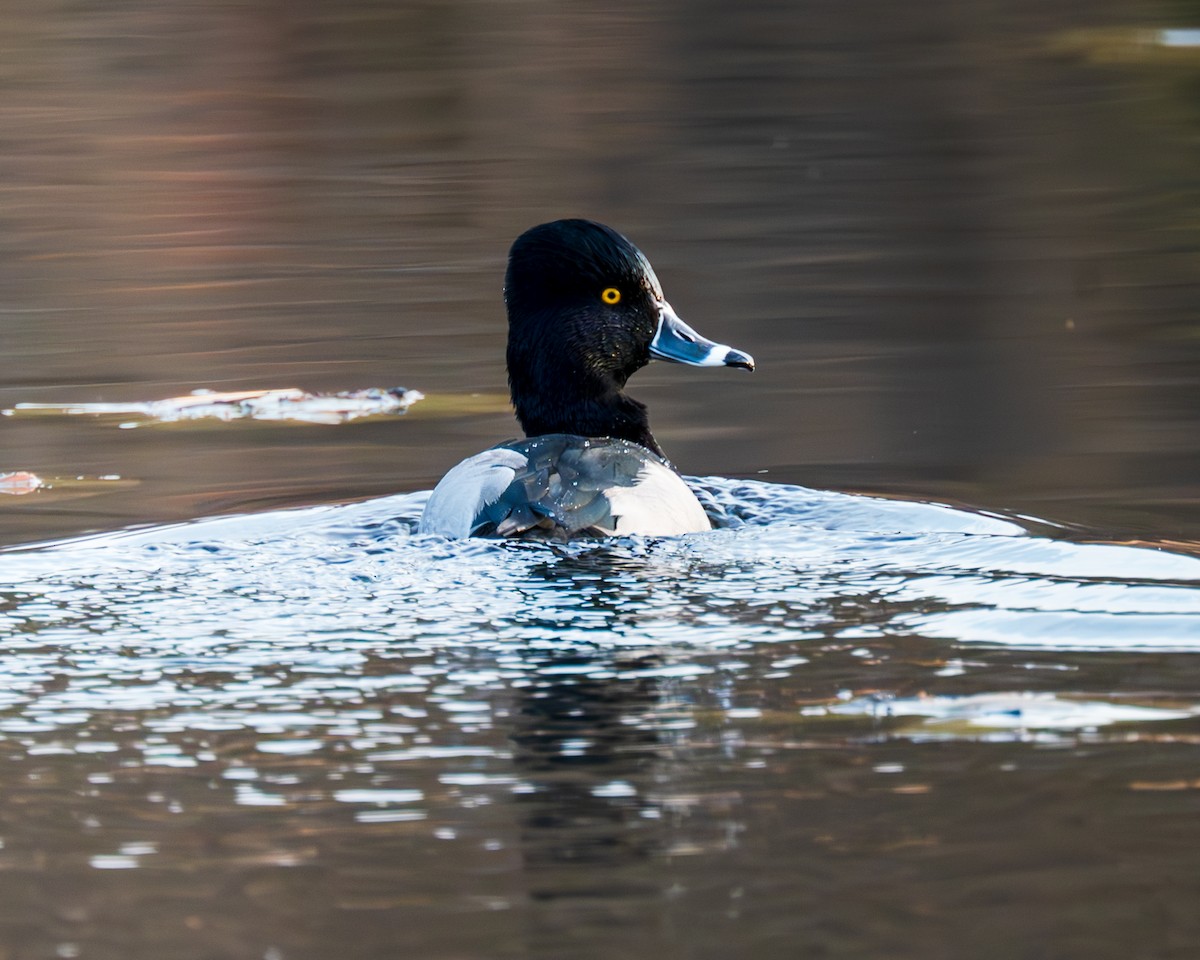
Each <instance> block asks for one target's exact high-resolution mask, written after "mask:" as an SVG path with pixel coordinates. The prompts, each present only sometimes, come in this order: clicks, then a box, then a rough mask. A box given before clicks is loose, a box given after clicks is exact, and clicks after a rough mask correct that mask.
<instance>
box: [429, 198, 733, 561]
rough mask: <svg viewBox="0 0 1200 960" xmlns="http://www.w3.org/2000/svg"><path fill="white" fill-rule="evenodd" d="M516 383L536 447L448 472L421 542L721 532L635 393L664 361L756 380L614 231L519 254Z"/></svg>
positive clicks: (556, 236) (513, 337)
mask: <svg viewBox="0 0 1200 960" xmlns="http://www.w3.org/2000/svg"><path fill="white" fill-rule="evenodd" d="M504 302H505V305H506V306H507V308H508V382H509V387H510V389H511V392H512V402H513V407H514V408H515V410H516V414H517V419H518V420H519V421H520V422H521V427H522V428H523V429H524V430H525V435H526V437H527V438H528V439H525V440H510V441H507V442H505V443H502V444H500V445H499V446H497V447H494V448H492V449H491V450H486V451H484V452H483V453H480V454H478V455H476V456H474V457H471V458H470V459H468V460H464V461H463V462H462V463H460V464H459V465H458V466H456V467H454V468H453V469H452V470H450V472H449V473H447V474H446V476H444V477H443V478H442V480H441V482H440V483H439V484H438V485H437V487H436V489H434V491H433V493H432V494H431V495H430V497H429V501H428V503H427V504H426V506H425V512H424V513H423V514H422V515H421V523H420V528H419V529H420V531H421V532H422V533H436V534H441V535H443V536H447V537H468V536H499V537H520V536H524V537H537V538H542V539H555V540H565V539H569V538H571V537H579V536H614V535H615V536H620V535H623V534H629V533H641V534H647V535H656V536H669V535H674V534H679V533H692V532H695V531H698V530H709V529H711V526H712V525H711V524H710V523H709V520H708V517H707V516H706V515H705V513H704V510H703V509H702V508H701V506H700V502H699V501H698V500H697V499H696V495H695V494H694V493H692V491H691V490H690V489H688V486H687V484H685V483H684V482H683V480H681V479H680V477H679V474H678V473H676V472H675V469H674V468H673V467H672V466H671V464H670V462H669V461H668V460H667V459H666V457H665V456H664V455H663V452H662V449H661V448H660V447H659V445H658V442H657V441H656V440H655V439H654V436H653V435H652V434H651V433H650V424H649V420H648V418H647V416H646V407H645V405H644V404H641V403H638V401H636V400H634V399H633V398H631V397H628V396H626V395H625V393H624V392H623V388H624V386H625V381H627V380H628V379H629V377H630V376H631V375H632V374H633V373H635V372H636V371H638V370H640V369H641V368H642V367H644V366H645V365H646V364H647V363H649V362H650V361H651V360H652V359H655V360H670V361H674V362H675V363H687V364H692V365H694V366H700V367H742V368H744V369H746V370H753V369H754V360H753V358H752V357H750V356H749V354H745V353H742V352H740V351H738V350H734V349H732V348H731V347H727V346H725V345H724V344H720V343H713V342H712V341H711V340H706V339H704V338H703V337H701V336H700V335H699V334H698V333H696V332H695V331H694V330H692V328H691V327H689V326H688V325H687V324H686V323H684V322H683V321H682V320H680V319H679V317H678V316H677V315H676V314H675V311H674V310H672V309H671V305H670V304H669V303H667V301H666V300H665V299H663V293H662V287H661V286H660V285H659V282H658V278H657V277H656V276H655V275H654V270H653V269H652V268H651V266H650V262H649V261H648V260H647V259H646V258H645V256H643V254H642V252H641V251H640V250H638V248H637V247H635V246H634V245H633V244H632V243H630V242H629V241H628V240H627V239H625V237H623V236H621V234H619V233H617V231H615V230H613V229H612V228H611V227H606V226H604V225H603V224H599V223H593V222H592V221H590V220H556V221H554V222H553V223H544V224H542V225H541V226H537V227H533V228H532V229H530V230H527V231H526V232H525V233H523V234H521V236H519V237H518V238H517V239H516V241H515V242H514V243H513V245H512V249H511V250H510V251H509V255H508V272H507V273H506V275H505V278H504Z"/></svg>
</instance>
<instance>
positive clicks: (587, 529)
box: [420, 434, 712, 540]
mask: <svg viewBox="0 0 1200 960" xmlns="http://www.w3.org/2000/svg"><path fill="white" fill-rule="evenodd" d="M711 527H712V525H711V523H710V522H709V520H708V517H707V516H706V515H705V513H704V510H703V508H701V506H700V503H699V501H698V500H697V499H696V496H695V494H693V493H692V491H691V490H689V489H688V486H687V484H685V483H684V482H683V480H681V479H680V477H679V475H678V474H677V473H675V471H674V470H672V469H671V467H670V466H668V465H667V464H666V463H665V462H664V461H663V460H662V459H661V458H659V457H658V456H656V455H655V454H653V453H651V452H650V451H649V450H647V449H645V448H644V447H641V446H639V445H638V444H636V443H630V442H629V441H627V440H618V439H611V438H599V439H595V438H584V437H579V436H573V435H569V434H549V435H546V436H541V437H534V438H532V439H529V440H512V441H509V442H507V443H503V444H501V445H499V446H497V447H494V448H492V449H491V450H486V451H484V452H483V453H481V454H478V455H476V456H474V457H471V458H470V459H468V460H464V461H463V462H462V463H460V464H459V465H458V466H456V467H455V468H454V469H452V470H451V471H450V472H449V473H447V474H446V476H445V477H443V478H442V481H441V483H439V484H438V485H437V488H436V489H435V490H434V491H433V493H432V494H431V495H430V497H429V502H428V503H427V504H426V506H425V512H424V513H423V514H422V516H421V524H420V532H422V533H435V534H441V535H442V536H446V537H469V536H497V537H529V538H537V539H548V540H569V539H571V538H573V537H586V536H622V535H625V534H631V533H639V534H644V535H647V536H674V535H676V534H681V533H694V532H697V531H700V530H709V529H711Z"/></svg>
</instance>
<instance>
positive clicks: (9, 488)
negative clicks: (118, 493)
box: [0, 470, 141, 497]
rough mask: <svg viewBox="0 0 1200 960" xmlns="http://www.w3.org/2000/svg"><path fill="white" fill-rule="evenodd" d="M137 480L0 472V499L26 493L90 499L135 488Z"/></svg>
mask: <svg viewBox="0 0 1200 960" xmlns="http://www.w3.org/2000/svg"><path fill="white" fill-rule="evenodd" d="M139 483H141V481H140V480H135V479H133V478H131V477H123V476H121V475H120V474H116V473H106V474H104V475H103V476H99V477H89V476H83V475H80V476H75V477H39V476H38V475H37V474H36V473H30V472H29V471H28V470H14V471H11V472H9V473H0V496H3V495H8V496H13V497H21V496H24V495H26V494H29V493H40V494H43V495H45V494H48V493H54V494H66V495H67V496H68V497H79V496H92V495H94V494H97V493H108V492H109V491H111V490H113V489H115V488H124V487H136V486H137V485H138V484H139Z"/></svg>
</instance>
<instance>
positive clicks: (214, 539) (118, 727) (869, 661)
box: [0, 479, 1200, 957]
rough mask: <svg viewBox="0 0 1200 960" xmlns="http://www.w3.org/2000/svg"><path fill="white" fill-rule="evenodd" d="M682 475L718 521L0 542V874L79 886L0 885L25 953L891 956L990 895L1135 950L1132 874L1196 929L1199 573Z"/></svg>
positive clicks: (1042, 919)
mask: <svg viewBox="0 0 1200 960" xmlns="http://www.w3.org/2000/svg"><path fill="white" fill-rule="evenodd" d="M694 482H695V483H696V484H697V486H698V488H699V489H700V491H701V493H702V494H704V496H705V499H706V500H707V501H708V503H709V505H710V509H712V510H713V511H714V512H717V513H719V514H721V515H722V516H723V519H724V523H725V524H726V526H725V527H724V528H723V529H719V530H716V531H714V532H713V533H711V534H700V535H692V536H687V537H681V538H677V539H666V540H658V541H654V540H649V541H645V540H640V539H637V538H633V539H626V540H618V541H612V542H599V543H597V542H577V543H575V544H571V545H568V546H565V547H553V546H548V545H543V544H523V543H503V542H495V541H458V542H448V541H445V540H442V539H440V538H436V537H420V536H416V535H414V534H413V533H412V530H413V529H414V526H415V521H416V519H417V517H418V516H419V513H420V508H421V506H422V504H423V501H424V497H425V494H418V495H402V496H397V497H392V498H385V499H382V500H373V501H368V502H366V503H362V504H357V505H352V506H344V507H318V508H308V509H305V510H299V511H286V512H276V513H270V514H262V515H259V516H257V517H251V518H245V517H233V518H230V519H227V520H211V521H203V522H200V523H196V524H188V525H184V526H181V527H177V528H168V529H152V530H148V531H142V532H135V533H132V534H117V535H105V536H101V537H98V538H94V539H92V540H85V541H82V542H68V543H66V544H64V545H60V546H58V547H51V548H43V549H40V550H34V551H22V552H16V553H9V554H7V555H5V556H4V557H3V558H0V580H2V581H3V582H4V584H5V586H4V590H3V596H4V597H5V604H4V624H5V627H6V628H7V631H8V634H9V640H8V641H6V643H5V645H4V649H3V654H2V659H0V670H2V671H3V674H4V676H5V677H6V681H7V682H6V689H5V693H4V703H3V718H2V719H0V735H2V736H3V737H4V741H3V742H4V745H5V753H6V759H8V760H9V761H10V764H11V766H10V771H13V770H15V771H21V775H20V776H18V777H14V778H13V781H14V782H13V783H12V785H11V787H10V794H9V803H10V804H11V806H12V813H11V819H10V821H9V822H10V827H9V829H8V832H7V834H6V837H5V847H4V849H3V850H2V851H0V867H3V868H4V873H5V875H8V876H18V877H24V876H29V875H31V874H32V875H36V876H38V877H41V878H44V882H45V883H46V884H47V885H49V889H60V888H70V889H72V890H73V891H74V892H73V893H71V894H69V895H68V896H67V897H66V899H65V900H64V899H62V898H61V897H60V896H59V895H48V894H46V893H45V891H44V890H43V889H42V888H41V887H39V886H38V885H36V884H35V885H30V886H25V885H20V891H16V892H15V895H16V896H17V903H18V906H16V907H14V908H13V909H14V910H18V911H20V910H25V909H28V910H32V909H34V906H35V903H36V902H37V901H38V900H40V899H41V898H44V897H47V896H49V899H50V900H51V901H52V902H53V903H55V904H60V905H61V906H60V909H62V910H69V911H70V912H69V914H68V916H67V917H66V918H65V919H55V921H54V922H51V923H46V924H44V925H39V926H38V927H36V928H35V929H34V930H32V931H31V932H30V937H31V942H30V950H31V952H33V953H39V954H41V953H44V954H46V955H50V954H51V953H52V952H53V950H55V949H61V947H62V944H64V943H66V944H82V945H84V946H86V948H87V951H86V952H87V953H89V954H92V955H97V956H107V955H109V954H110V952H113V951H115V950H118V949H119V950H121V951H124V950H128V949H129V946H128V944H129V943H130V941H129V940H126V939H125V938H124V936H123V935H122V934H121V933H120V932H119V931H120V930H121V929H122V928H123V927H124V926H125V925H128V924H133V923H135V922H136V923H138V924H140V925H141V927H142V928H143V929H144V930H145V933H144V934H143V937H144V938H145V939H141V938H139V940H138V946H137V947H136V948H135V949H137V950H144V951H145V955H147V956H151V955H153V956H163V955H170V956H197V957H202V956H209V955H213V954H214V953H216V954H218V955H220V954H221V952H222V951H223V950H232V949H233V945H236V946H237V949H239V950H243V951H247V952H252V953H253V954H254V955H264V956H265V955H268V954H270V953H271V952H272V951H275V952H276V953H277V954H278V955H281V956H318V955H321V954H322V953H323V952H325V951H328V950H330V949H333V946H332V945H334V944H336V945H337V946H336V949H337V950H338V951H339V953H341V954H343V955H349V956H377V955H388V956H391V955H396V954H399V955H402V956H447V957H450V956H513V957H524V956H553V957H572V956H611V955H617V954H618V953H620V952H622V951H629V950H634V951H636V950H646V949H653V950H655V951H662V952H665V953H666V954H667V955H669V956H681V957H682V956H708V955H712V956H719V955H721V954H722V953H723V952H725V951H727V950H729V949H732V945H733V944H735V943H736V944H739V945H740V948H741V949H745V950H748V951H751V952H753V953H754V954H756V955H759V954H761V955H764V956H776V955H778V956H785V955H787V956H791V955H794V951H795V950H797V949H800V950H802V951H803V950H807V949H810V948H811V949H814V950H827V951H830V952H831V954H832V955H847V956H873V955H878V954H880V953H881V952H888V951H889V950H894V949H895V943H896V942H897V941H902V942H903V943H904V949H903V950H902V951H900V952H899V955H913V956H915V955H917V954H919V953H926V952H930V947H929V944H928V942H927V938H931V937H935V936H936V937H937V938H940V937H942V936H944V935H946V931H949V933H950V934H951V936H950V940H951V942H953V943H955V944H960V943H961V942H962V938H963V937H971V938H972V942H975V941H974V939H973V938H975V937H977V936H979V931H978V925H979V924H984V925H986V924H989V923H999V922H1001V917H1003V916H1004V915H1006V913H1007V911H1009V910H1014V909H1018V910H1020V911H1021V913H1022V915H1023V918H1024V921H1023V923H1024V925H1023V926H1022V927H1021V928H1020V929H1019V930H1017V931H1015V932H1013V931H1010V933H1009V935H1008V937H1007V938H1006V939H1004V940H1003V941H997V946H996V947H995V949H994V950H993V949H992V948H990V947H988V946H987V944H986V943H985V942H984V941H983V940H980V941H978V942H979V949H978V950H977V951H974V955H978V956H992V955H995V956H1001V955H1011V954H1010V953H1009V952H1008V951H1010V950H1011V949H1013V946H1012V945H1013V944H1014V943H1017V944H1021V943H1024V942H1026V937H1028V936H1030V934H1028V933H1027V932H1026V931H1027V930H1043V931H1044V933H1041V934H1039V936H1046V937H1049V938H1051V939H1058V938H1064V937H1068V936H1069V937H1076V936H1078V937H1082V938H1083V940H1082V941H1081V942H1092V941H1091V939H1090V937H1091V936H1092V935H1091V934H1090V933H1089V932H1088V930H1087V927H1088V926H1089V925H1092V924H1098V929H1101V930H1104V931H1107V932H1106V933H1105V936H1106V937H1108V938H1110V939H1111V938H1112V937H1114V936H1116V937H1117V938H1118V940H1117V941H1116V942H1120V938H1121V937H1132V936H1134V935H1135V933H1136V935H1138V936H1142V935H1144V931H1143V928H1142V926H1141V923H1140V921H1138V920H1137V919H1136V918H1133V919H1122V918H1123V914H1122V912H1121V911H1122V909H1123V908H1124V907H1125V905H1126V903H1127V901H1136V900H1138V899H1139V898H1141V897H1143V896H1145V893H1144V890H1145V888H1146V886H1147V885H1151V886H1152V887H1153V889H1154V890H1155V891H1156V893H1155V897H1156V902H1157V903H1158V905H1159V908H1160V909H1163V910H1167V911H1170V910H1176V911H1177V912H1178V913H1179V915H1180V916H1181V917H1192V916H1193V911H1192V910H1191V907H1190V905H1191V904H1192V902H1193V899H1192V898H1193V897H1194V895H1195V892H1196V891H1195V881H1194V878H1193V877H1192V875H1191V874H1190V873H1189V874H1188V875H1187V876H1186V877H1179V878H1178V879H1177V882H1175V883H1172V882H1171V878H1172V877H1173V876H1174V871H1175V870H1176V868H1177V866H1178V865H1181V864H1183V863H1190V859H1191V858H1190V856H1184V857H1182V858H1181V857H1180V850H1179V848H1178V847H1177V846H1175V845H1174V844H1173V843H1171V842H1170V839H1169V838H1170V837H1171V836H1178V837H1180V840H1181V841H1182V840H1183V838H1186V837H1187V836H1189V835H1190V834H1191V833H1192V832H1193V831H1194V826H1193V825H1192V824H1193V823H1194V797H1195V795H1196V794H1195V791H1196V790H1197V789H1200V778H1198V774H1200V771H1198V770H1197V769H1196V766H1195V749H1196V747H1195V744H1196V738H1197V729H1198V726H1197V725H1198V723H1200V720H1198V719H1197V718H1198V717H1200V697H1198V696H1197V691H1196V688H1195V684H1194V678H1193V677H1192V675H1191V672H1190V671H1187V670H1183V669H1173V667H1175V666H1176V665H1177V664H1178V663H1179V658H1181V657H1183V658H1186V657H1188V656H1189V655H1192V656H1194V655H1195V653H1196V652H1197V650H1198V648H1200V559H1197V558H1193V557H1188V556H1184V555H1180V554H1174V553H1169V552H1162V551H1152V550H1149V549H1145V548H1134V547H1125V546H1108V545H1100V544H1076V543H1071V542H1066V541H1061V540H1051V539H1047V538H1045V537H1038V536H1032V535H1029V534H1027V533H1026V532H1025V531H1024V530H1023V529H1022V528H1021V527H1020V526H1019V525H1017V524H1015V523H1013V522H1010V521H1008V520H1004V519H1001V518H996V517H988V516H980V515H973V514H968V513H965V512H961V511H956V510H952V509H949V508H945V507H938V506H934V505H925V504H912V503H896V502H888V501H879V500H870V499H867V498H862V497H854V496H846V495H839V494H829V493H822V492H819V491H811V490H806V489H803V488H796V487H787V486H785V485H778V484H768V483H762V482H755V481H744V482H737V481H727V480H719V479H710V480H706V481H694ZM10 775H11V774H10ZM1030 830H1033V831H1034V833H1033V836H1032V837H1028V836H1026V834H1027V832H1028V831H1030ZM1181 831H1182V833H1180V832H1181ZM1047 833H1048V834H1049V835H1047ZM1135 837H1136V838H1140V839H1138V840H1137V841H1136V842H1135V839H1134V838H1135ZM1130 858H1133V859H1132V860H1131V859H1130ZM992 861H995V862H994V863H993V862H992ZM1118 865H1119V872H1118V873H1117V874H1115V875H1114V876H1112V877H1110V878H1109V879H1108V880H1105V881H1103V882H1102V881H1100V880H1099V879H1098V872H1099V871H1102V870H1104V869H1110V870H1118ZM998 871H999V872H998ZM1048 890H1053V891H1056V893H1055V895H1054V896H1053V897H1049V898H1047V891H1048ZM1064 890H1082V891H1083V892H1084V895H1085V896H1086V897H1087V900H1088V907H1087V909H1086V910H1082V908H1081V910H1082V913H1083V917H1081V918H1080V919H1079V920H1077V921H1073V920H1072V919H1071V918H1070V917H1066V918H1064V917H1063V916H1062V915H1061V899H1062V898H1063V897H1064V896H1066V895H1065V894H1064V893H1063V891H1064ZM22 891H23V892H22ZM998 902H999V904H1002V905H1003V906H998V905H997V904H998ZM1181 926H1182V927H1183V928H1184V929H1188V930H1193V931H1194V923H1193V921H1191V920H1185V921H1183V922H1182V924H1181ZM935 930H936V931H940V932H938V933H937V934H936V935H935V933H934V931H935ZM114 931H117V932H114ZM1000 942H1003V943H1004V944H1005V945H1004V946H1003V947H1001V946H999V943H1000ZM889 943H890V944H892V947H889V946H888V944H889ZM1093 946H1094V948H1095V950H1096V953H1097V954H1098V955H1109V954H1106V953H1105V952H1104V949H1105V948H1104V945H1103V944H1102V943H1101V942H1100V940H1099V938H1097V939H1096V940H1095V942H1094V944H1093ZM933 952H934V954H935V955H940V954H938V953H937V952H936V950H934V951H933ZM114 955H115V953H114ZM945 955H949V954H945ZM1112 955H1115V953H1114V954H1112Z"/></svg>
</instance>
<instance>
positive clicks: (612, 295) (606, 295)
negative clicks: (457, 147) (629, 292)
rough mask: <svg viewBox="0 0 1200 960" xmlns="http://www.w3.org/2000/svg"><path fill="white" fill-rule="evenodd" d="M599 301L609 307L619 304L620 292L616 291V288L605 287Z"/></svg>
mask: <svg viewBox="0 0 1200 960" xmlns="http://www.w3.org/2000/svg"><path fill="white" fill-rule="evenodd" d="M600 299H601V300H603V301H604V302H605V303H607V304H609V305H612V304H614V303H620V302H621V291H620V290H618V289H617V288H616V287H607V288H606V289H605V291H604V292H603V293H602V294H600Z"/></svg>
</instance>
